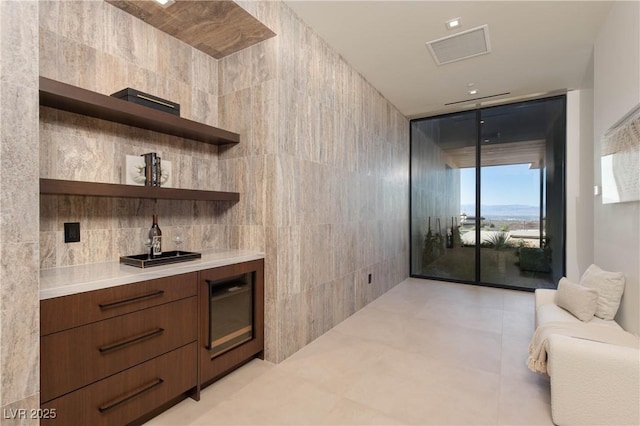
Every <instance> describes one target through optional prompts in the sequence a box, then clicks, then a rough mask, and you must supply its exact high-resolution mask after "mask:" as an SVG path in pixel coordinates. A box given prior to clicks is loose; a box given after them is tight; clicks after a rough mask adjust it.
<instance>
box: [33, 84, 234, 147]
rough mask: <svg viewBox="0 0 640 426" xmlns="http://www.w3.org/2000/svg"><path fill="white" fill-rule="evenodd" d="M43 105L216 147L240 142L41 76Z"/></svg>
mask: <svg viewBox="0 0 640 426" xmlns="http://www.w3.org/2000/svg"><path fill="white" fill-rule="evenodd" d="M40 105H43V106H48V107H51V108H57V109H61V110H64V111H69V112H74V113H76V114H82V115H87V116H90V117H95V118H99V119H102V120H107V121H113V122H115V123H121V124H126V125H128V126H133V127H139V128H142V129H147V130H153V131H156V132H160V133H165V134H168V135H173V136H179V137H181V138H187V139H193V140H195V141H199V142H204V143H209V144H213V145H225V144H236V143H238V142H240V135H239V134H237V133H233V132H229V131H227V130H222V129H218V128H217V127H212V126H208V125H206V124H202V123H198V122H196V121H192V120H187V119H186V118H181V117H178V116H177V115H173V114H169V113H166V112H163V111H158V110H155V109H153V108H149V107H145V106H142V105H138V104H134V103H131V102H127V101H124V100H121V99H117V98H114V97H111V96H106V95H102V94H100V93H96V92H92V91H90V90H86V89H82V88H80V87H76V86H72V85H70V84H66V83H62V82H59V81H56V80H51V79H49V78H46V77H40Z"/></svg>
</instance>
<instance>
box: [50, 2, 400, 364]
mask: <svg viewBox="0 0 640 426" xmlns="http://www.w3.org/2000/svg"><path fill="white" fill-rule="evenodd" d="M40 4H41V6H40V9H41V13H40V73H41V74H42V75H44V76H47V77H50V78H54V79H57V80H61V81H64V82H67V83H70V84H74V85H78V86H81V87H83V88H87V89H90V90H95V91H98V92H100V93H104V94H109V93H112V92H115V91H117V90H120V89H122V88H124V87H134V88H136V89H139V90H142V91H145V92H149V93H153V94H156V95H158V96H161V97H165V98H168V99H171V100H175V101H176V102H179V103H180V104H181V105H182V115H183V116H185V117H188V118H191V119H194V120H198V121H204V122H207V123H209V124H212V125H218V126H220V127H222V128H226V129H229V130H232V131H235V132H238V133H240V135H241V143H240V144H239V145H236V146H231V147H212V146H208V145H205V144H198V143H196V142H192V141H188V140H180V139H177V138H174V137H166V136H162V135H158V134H155V133H153V132H147V131H143V130H132V129H129V128H126V127H125V126H120V125H117V124H112V123H103V122H100V121H99V120H94V119H87V118H83V117H79V116H77V115H74V114H70V113H66V112H61V111H56V110H51V109H48V108H40V113H41V119H40V134H41V135H40V141H41V144H40V156H41V158H42V161H41V163H40V173H41V175H42V176H43V177H51V178H60V179H78V180H90V181H101V182H118V183H119V182H120V179H121V167H122V164H123V161H124V158H123V156H124V154H130V155H134V154H141V153H144V152H148V151H150V150H154V151H157V152H162V158H163V159H168V160H171V161H172V162H173V167H174V171H175V170H176V167H177V169H178V174H179V177H178V180H179V182H178V185H176V186H180V187H184V188H200V189H220V190H228V191H238V192H240V194H241V197H240V202H238V203H236V204H231V203H200V202H169V201H158V202H157V203H155V202H153V201H149V200H142V201H137V200H120V199H114V200H106V199H101V198H98V197H63V196H42V197H41V200H40V203H41V208H40V212H41V219H40V227H41V232H40V247H41V253H40V263H41V266H42V267H55V266H63V265H72V264H83V263H92V262H99V261H104V260H115V259H117V257H118V256H119V255H121V254H126V253H131V252H132V251H140V250H141V249H142V246H141V244H142V239H141V236H142V234H143V233H144V232H145V231H146V229H147V228H148V226H149V218H150V216H151V214H152V213H153V212H154V211H156V212H158V213H159V215H160V226H161V227H162V229H163V232H164V233H165V235H166V236H168V237H170V236H171V233H172V230H173V227H174V226H176V225H185V226H187V227H188V228H189V239H190V240H191V244H190V245H189V244H188V243H187V245H188V247H184V248H192V249H200V248H205V247H230V248H235V247H237V248H245V249H255V250H262V251H264V252H265V253H266V271H265V272H266V301H267V303H266V358H267V359H269V360H271V361H276V362H279V361H281V360H283V359H285V358H286V357H288V356H289V355H291V354H292V353H294V352H295V351H296V350H298V349H300V348H301V347H302V346H304V345H305V344H306V343H308V342H310V341H311V340H313V339H315V338H316V337H318V336H319V335H321V334H322V333H324V332H325V331H327V330H328V329H329V328H331V327H332V326H333V325H335V324H337V323H338V322H340V321H342V320H343V319H344V318H346V317H347V316H349V315H351V314H352V313H354V312H355V311H356V310H358V309H360V308H361V307H362V306H364V305H365V304H367V303H369V302H370V301H372V300H373V299H375V298H376V297H378V296H379V295H380V294H382V293H383V292H385V291H386V290H388V289H389V288H390V287H392V286H393V285H395V284H397V283H399V282H400V281H402V279H404V278H405V277H406V276H407V273H408V270H407V266H408V264H409V259H408V237H407V229H408V222H407V221H408V199H409V196H408V158H409V153H408V150H409V124H408V121H407V120H406V119H405V118H404V117H403V116H402V115H401V114H400V113H399V112H398V111H397V110H395V108H394V107H393V106H392V105H390V104H389V103H388V102H387V101H386V100H385V99H384V98H383V97H382V96H381V95H380V94H379V93H378V92H377V91H376V90H375V89H373V87H372V86H371V85H370V84H369V83H368V82H367V81H366V80H364V78H362V76H360V75H359V74H358V73H357V72H355V71H354V70H353V69H352V68H351V67H350V66H349V65H348V64H347V63H346V62H344V60H342V59H341V58H340V57H339V55H337V54H336V53H335V52H333V51H332V50H331V49H330V48H329V47H328V46H327V45H326V44H325V43H324V42H323V41H322V40H321V39H320V38H319V37H318V36H317V35H316V34H315V33H313V32H312V31H311V30H310V29H309V28H308V27H306V26H305V25H304V24H303V23H302V22H301V21H300V20H299V19H298V18H297V17H296V16H295V14H294V13H293V12H292V11H291V10H290V9H289V8H288V7H286V6H285V5H284V4H283V3H280V2H247V3H241V5H242V6H243V7H245V8H246V9H247V10H248V11H249V12H250V13H252V14H254V16H256V17H257V18H258V19H260V20H261V21H262V22H264V23H265V24H266V25H267V26H268V27H269V28H271V29H273V30H274V31H275V32H276V33H277V34H278V36H276V37H274V38H272V39H269V40H266V41H264V42H262V43H260V44H258V45H256V46H254V47H252V48H249V49H245V50H243V51H241V52H238V53H237V54H234V55H231V56H229V57H227V58H225V59H223V60H221V61H215V60H213V59H212V58H209V57H206V55H203V54H201V53H200V52H199V51H197V50H195V49H191V48H190V47H188V46H185V45H184V44H182V43H181V42H178V41H175V40H173V39H171V38H170V37H169V36H167V35H165V34H163V33H161V32H159V31H157V30H155V29H153V28H151V27H148V26H147V25H145V24H143V23H142V22H140V21H138V20H136V19H134V18H132V17H131V16H129V15H127V14H126V13H124V12H123V11H121V10H119V9H116V8H114V7H112V6H110V5H108V4H105V3H103V2H68V1H61V2H41V3H40ZM96 165H100V166H99V167H96ZM174 176H175V175H174ZM68 221H80V222H81V228H82V229H83V231H82V232H83V240H82V241H81V242H80V243H75V244H64V243H63V242H62V238H63V232H62V230H63V223H64V222H68ZM189 224H191V226H189ZM368 274H372V277H373V282H372V284H367V276H368Z"/></svg>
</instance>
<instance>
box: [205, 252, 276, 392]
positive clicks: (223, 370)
mask: <svg viewBox="0 0 640 426" xmlns="http://www.w3.org/2000/svg"><path fill="white" fill-rule="evenodd" d="M245 274H250V275H251V277H252V281H253V307H252V308H253V309H252V310H253V312H252V318H253V324H252V327H253V338H252V339H251V340H249V341H247V342H245V343H242V344H240V345H238V346H236V347H233V348H231V349H229V350H227V351H225V352H222V353H219V354H216V355H214V354H213V353H212V351H211V349H210V348H209V343H210V342H209V340H210V330H209V327H211V318H210V312H209V307H210V306H209V304H210V300H209V297H210V295H209V283H208V282H207V281H221V280H224V279H226V278H231V277H237V276H242V275H245ZM198 283H199V284H198V285H199V292H200V296H199V303H200V313H199V315H200V336H199V337H200V338H199V345H200V348H199V355H200V361H199V364H200V377H199V380H198V382H199V384H200V386H206V385H208V384H210V383H212V382H213V381H215V380H216V379H218V378H220V377H222V376H224V375H225V374H227V373H229V372H230V371H232V370H234V369H236V368H238V367H239V366H241V365H242V364H244V363H246V362H247V361H249V360H251V359H253V358H255V357H262V355H263V351H264V260H263V259H259V260H254V261H251V262H244V263H239V264H235V265H229V266H223V267H220V268H214V269H207V270H203V271H200V273H199V278H198Z"/></svg>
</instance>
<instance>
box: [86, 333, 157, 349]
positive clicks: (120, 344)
mask: <svg viewBox="0 0 640 426" xmlns="http://www.w3.org/2000/svg"><path fill="white" fill-rule="evenodd" d="M162 333H164V328H158V329H156V330H153V331H151V332H149V333H145V334H142V335H140V336H136V337H132V338H131V339H127V340H124V341H122V342H118V343H114V344H112V345H107V346H102V347H101V348H98V350H99V351H100V353H105V352H109V351H113V350H116V349H121V348H123V347H125V346H127V345H131V344H133V343H138V342H140V341H142V340H145V339H150V338H151V337H156V336H160V335H161V334H162Z"/></svg>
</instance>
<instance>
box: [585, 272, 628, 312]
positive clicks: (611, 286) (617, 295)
mask: <svg viewBox="0 0 640 426" xmlns="http://www.w3.org/2000/svg"><path fill="white" fill-rule="evenodd" d="M580 285H582V286H584V287H587V288H592V289H594V290H595V291H597V292H598V309H596V316H597V317H599V318H602V319H604V320H612V319H613V318H614V317H615V316H616V312H618V308H619V307H620V299H622V293H624V275H623V274H621V273H620V272H609V271H603V270H602V269H600V268H599V267H597V266H596V265H591V266H589V267H588V268H587V270H586V271H584V274H582V277H581V278H580Z"/></svg>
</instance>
